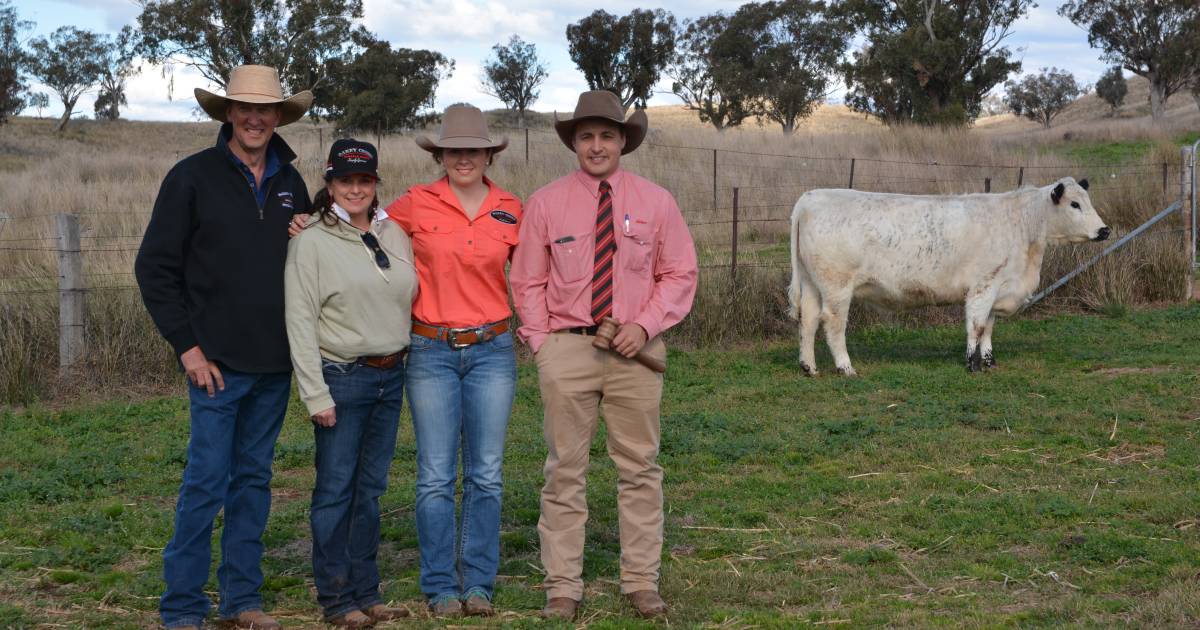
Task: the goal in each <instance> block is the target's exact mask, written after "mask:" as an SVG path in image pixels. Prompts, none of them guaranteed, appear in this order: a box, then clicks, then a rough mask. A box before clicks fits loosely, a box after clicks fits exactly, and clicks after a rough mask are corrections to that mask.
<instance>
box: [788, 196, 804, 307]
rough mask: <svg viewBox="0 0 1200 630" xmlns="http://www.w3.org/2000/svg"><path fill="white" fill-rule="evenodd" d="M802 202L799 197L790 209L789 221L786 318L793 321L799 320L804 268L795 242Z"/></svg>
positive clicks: (802, 199) (801, 198) (797, 235)
mask: <svg viewBox="0 0 1200 630" xmlns="http://www.w3.org/2000/svg"><path fill="white" fill-rule="evenodd" d="M803 202H804V197H803V196H801V197H800V200H799V201H797V202H796V205H795V206H794V207H793V208H792V221H791V232H792V235H791V236H792V249H791V257H792V284H791V286H789V287H788V316H789V317H791V318H792V319H795V320H799V319H800V292H801V278H802V276H801V274H803V273H804V266H803V265H802V264H801V263H800V248H799V247H798V245H797V241H798V240H799V234H798V231H799V229H798V224H799V221H798V219H799V218H800V209H801V206H800V204H801V203H803Z"/></svg>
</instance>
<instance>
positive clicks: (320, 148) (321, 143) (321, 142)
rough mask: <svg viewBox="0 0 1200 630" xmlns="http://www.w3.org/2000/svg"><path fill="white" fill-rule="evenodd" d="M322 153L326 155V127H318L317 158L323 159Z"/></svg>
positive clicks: (376, 148) (377, 148)
mask: <svg viewBox="0 0 1200 630" xmlns="http://www.w3.org/2000/svg"><path fill="white" fill-rule="evenodd" d="M375 150H376V151H378V150H379V147H375ZM322 155H325V129H324V128H322V127H317V159H318V160H319V159H321V157H320V156H322Z"/></svg>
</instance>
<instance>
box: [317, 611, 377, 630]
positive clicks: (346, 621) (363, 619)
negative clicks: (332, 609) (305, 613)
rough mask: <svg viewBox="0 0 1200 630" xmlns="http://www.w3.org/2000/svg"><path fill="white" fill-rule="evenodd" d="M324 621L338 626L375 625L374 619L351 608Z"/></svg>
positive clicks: (357, 626) (359, 626)
mask: <svg viewBox="0 0 1200 630" xmlns="http://www.w3.org/2000/svg"><path fill="white" fill-rule="evenodd" d="M325 623H327V624H329V625H331V626H337V627H339V628H370V627H371V626H373V625H375V620H374V619H372V618H371V617H368V616H367V615H365V614H363V613H362V611H359V610H351V611H350V612H348V613H346V614H344V615H338V616H336V617H334V618H332V619H326V620H325Z"/></svg>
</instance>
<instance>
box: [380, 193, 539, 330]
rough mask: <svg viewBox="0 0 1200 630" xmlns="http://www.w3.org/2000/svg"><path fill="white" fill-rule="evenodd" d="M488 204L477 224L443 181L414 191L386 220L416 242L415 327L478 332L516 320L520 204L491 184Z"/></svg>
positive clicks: (396, 204) (394, 205) (391, 207)
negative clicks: (511, 284)
mask: <svg viewBox="0 0 1200 630" xmlns="http://www.w3.org/2000/svg"><path fill="white" fill-rule="evenodd" d="M483 181H484V183H485V184H487V186H488V195H487V198H485V199H484V200H483V205H482V206H480V207H479V214H477V215H476V216H475V219H474V220H472V219H470V218H468V217H467V213H466V212H465V211H464V210H463V207H462V204H460V203H459V201H458V197H456V196H455V195H454V191H453V190H451V189H450V181H449V179H448V178H446V177H443V178H441V179H439V180H437V181H435V182H432V183H429V184H421V185H418V186H413V187H412V188H410V189H408V192H407V193H405V194H404V196H402V197H400V198H399V199H397V200H395V201H393V202H392V204H391V205H389V206H388V207H387V214H388V217H390V218H391V219H392V220H393V221H395V222H396V223H399V224H400V227H402V228H404V231H405V232H407V233H408V234H409V236H411V237H412V245H413V255H414V257H415V258H416V263H417V264H416V267H417V279H418V283H419V284H418V291H417V299H416V300H415V301H414V302H413V308H412V315H413V319H415V320H417V321H420V322H424V323H426V324H430V325H432V326H446V327H449V328H474V327H477V326H481V325H483V324H490V323H492V322H498V321H501V320H504V319H508V318H509V317H510V316H511V315H512V309H511V308H510V307H509V305H508V280H507V279H506V278H505V275H504V267H505V264H506V263H507V262H508V261H509V259H510V258H511V257H512V251H513V247H515V246H516V244H517V233H518V228H519V227H520V222H521V200H520V199H517V198H516V196H514V195H513V194H512V193H509V192H508V191H506V190H504V189H503V188H500V187H499V186H497V185H496V184H495V183H494V182H492V181H491V180H490V179H488V178H487V177H484V178H483Z"/></svg>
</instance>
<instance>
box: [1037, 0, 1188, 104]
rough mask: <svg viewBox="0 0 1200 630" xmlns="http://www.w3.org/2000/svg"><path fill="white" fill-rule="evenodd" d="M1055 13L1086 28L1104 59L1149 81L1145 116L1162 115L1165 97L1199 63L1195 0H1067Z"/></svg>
mask: <svg viewBox="0 0 1200 630" xmlns="http://www.w3.org/2000/svg"><path fill="white" fill-rule="evenodd" d="M1058 13H1059V15H1062V16H1064V17H1066V18H1067V19H1069V20H1071V21H1072V22H1074V23H1075V24H1076V25H1078V26H1080V27H1082V28H1084V29H1086V30H1087V33H1088V43H1089V44H1091V45H1092V46H1093V47H1094V48H1099V49H1100V50H1102V51H1103V52H1104V59H1105V60H1106V61H1109V62H1111V63H1115V64H1120V65H1121V67H1123V68H1125V69H1126V70H1128V71H1130V72H1132V73H1134V74H1136V75H1138V76H1140V77H1143V78H1145V79H1146V80H1147V81H1149V82H1150V116H1151V118H1152V119H1154V120H1155V121H1159V120H1162V118H1163V116H1164V114H1165V113H1166V107H1167V100H1168V99H1170V98H1171V95H1172V94H1175V93H1176V92H1178V91H1180V90H1181V89H1184V88H1186V87H1188V85H1189V84H1190V83H1191V81H1192V80H1193V77H1194V76H1195V74H1196V66H1197V64H1200V39H1198V38H1197V30H1198V29H1200V4H1198V3H1197V2H1196V0H1149V1H1146V0H1070V1H1069V2H1066V3H1064V4H1063V5H1062V6H1061V7H1059V9H1058Z"/></svg>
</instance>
